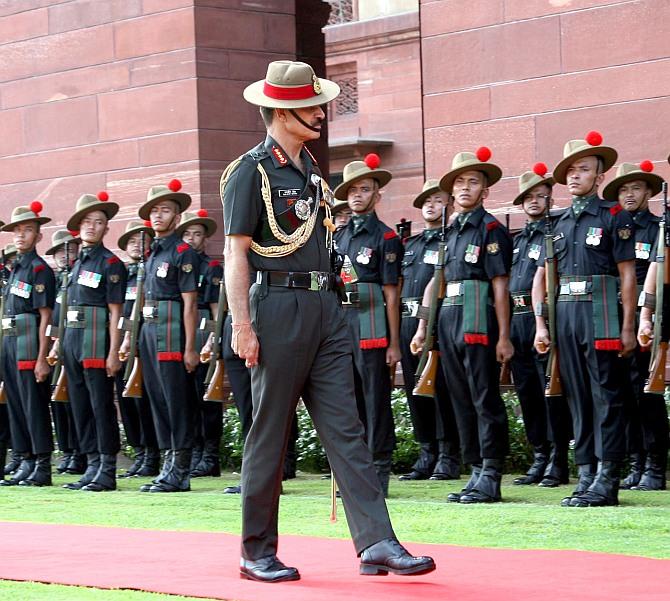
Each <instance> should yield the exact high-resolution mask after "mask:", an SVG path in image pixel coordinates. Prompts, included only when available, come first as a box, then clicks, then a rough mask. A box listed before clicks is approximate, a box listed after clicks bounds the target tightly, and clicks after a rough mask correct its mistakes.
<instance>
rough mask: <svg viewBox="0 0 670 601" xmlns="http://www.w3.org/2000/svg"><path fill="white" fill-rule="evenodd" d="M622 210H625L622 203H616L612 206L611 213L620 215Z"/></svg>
mask: <svg viewBox="0 0 670 601" xmlns="http://www.w3.org/2000/svg"><path fill="white" fill-rule="evenodd" d="M621 211H623V209H622V208H621V205H620V204H616V205H614V206H613V207H610V213H611V214H612V215H618V214H619V213H621Z"/></svg>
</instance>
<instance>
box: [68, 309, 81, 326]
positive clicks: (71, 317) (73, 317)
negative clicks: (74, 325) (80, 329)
mask: <svg viewBox="0 0 670 601" xmlns="http://www.w3.org/2000/svg"><path fill="white" fill-rule="evenodd" d="M67 320H68V322H70V323H71V322H75V321H79V311H77V310H71V311H70V310H69V311H68V312H67Z"/></svg>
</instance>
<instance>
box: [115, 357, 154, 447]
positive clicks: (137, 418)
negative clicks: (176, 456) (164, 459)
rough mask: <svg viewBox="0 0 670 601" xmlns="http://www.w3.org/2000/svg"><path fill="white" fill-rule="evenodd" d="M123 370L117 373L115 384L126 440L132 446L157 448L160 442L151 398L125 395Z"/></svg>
mask: <svg viewBox="0 0 670 601" xmlns="http://www.w3.org/2000/svg"><path fill="white" fill-rule="evenodd" d="M123 372H124V370H123V369H122V370H121V371H119V373H118V374H116V378H115V384H116V398H117V399H118V401H119V413H120V414H121V423H122V424H123V431H124V432H125V433H126V441H127V442H128V444H129V445H130V446H131V447H149V448H152V449H156V448H158V442H157V441H156V429H155V428H154V420H153V416H152V415H151V406H150V405H149V399H147V398H144V397H143V398H141V399H136V398H132V397H124V396H123V389H124V388H125V384H124V382H123Z"/></svg>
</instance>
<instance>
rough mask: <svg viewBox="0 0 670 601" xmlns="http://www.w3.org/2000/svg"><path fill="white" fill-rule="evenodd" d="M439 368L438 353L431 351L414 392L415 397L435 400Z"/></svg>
mask: <svg viewBox="0 0 670 601" xmlns="http://www.w3.org/2000/svg"><path fill="white" fill-rule="evenodd" d="M438 368H439V358H438V353H437V351H434V350H433V351H430V352H429V353H428V359H427V361H426V366H425V367H424V368H423V371H422V372H421V376H419V379H418V381H417V383H416V386H415V387H414V390H413V391H412V394H413V395H414V396H425V397H430V398H433V397H434V396H435V380H436V378H437V370H438Z"/></svg>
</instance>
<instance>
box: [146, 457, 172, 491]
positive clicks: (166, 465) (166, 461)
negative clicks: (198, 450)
mask: <svg viewBox="0 0 670 601" xmlns="http://www.w3.org/2000/svg"><path fill="white" fill-rule="evenodd" d="M173 463H174V451H173V450H172V449H168V450H167V451H165V453H164V454H163V467H162V468H161V471H160V473H159V474H158V476H156V477H155V478H154V479H153V480H152V481H151V482H150V483H149V484H142V486H140V492H149V491H150V490H151V487H152V486H153V485H154V484H158V483H159V482H161V481H162V480H163V479H164V478H165V477H166V476H167V475H168V473H169V471H170V470H171V469H172V464H173Z"/></svg>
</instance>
